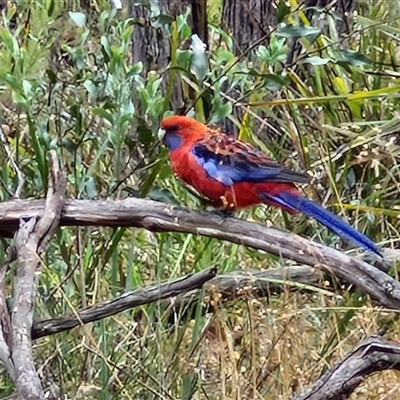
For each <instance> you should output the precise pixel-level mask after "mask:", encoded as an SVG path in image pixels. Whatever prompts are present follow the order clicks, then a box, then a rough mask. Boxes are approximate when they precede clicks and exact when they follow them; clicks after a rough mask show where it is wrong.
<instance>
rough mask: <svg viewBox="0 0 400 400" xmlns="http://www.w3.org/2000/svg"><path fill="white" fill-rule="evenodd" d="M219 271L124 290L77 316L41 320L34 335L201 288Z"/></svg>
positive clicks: (84, 322)
mask: <svg viewBox="0 0 400 400" xmlns="http://www.w3.org/2000/svg"><path fill="white" fill-rule="evenodd" d="M216 273H217V270H216V268H209V269H207V270H204V271H201V272H197V273H196V274H191V275H188V276H186V277H184V278H181V279H178V280H175V281H172V282H167V283H163V284H161V285H155V286H151V287H148V288H141V289H137V290H134V291H131V292H128V293H124V294H122V295H121V296H118V297H116V298H115V299H112V300H109V301H104V302H101V303H98V304H95V305H94V306H90V307H86V308H82V309H81V310H79V311H78V312H77V313H76V315H66V316H64V317H60V318H55V319H49V320H45V321H41V322H38V323H36V324H35V326H34V327H33V330H32V337H33V338H35V339H37V338H40V337H43V336H47V335H52V334H54V333H58V332H62V331H65V330H68V329H72V328H74V327H75V326H78V325H80V324H82V325H83V324H87V323H89V322H93V321H97V320H99V319H103V318H106V317H109V316H111V315H115V314H117V313H119V312H122V311H125V310H128V309H130V308H133V307H137V306H141V305H143V304H148V303H151V302H153V301H157V300H161V299H165V298H167V297H173V296H177V295H179V294H182V293H184V292H187V291H190V290H194V289H199V288H201V287H202V286H203V285H204V283H205V282H207V281H209V280H210V279H212V278H214V277H215V275H216Z"/></svg>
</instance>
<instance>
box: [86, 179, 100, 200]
mask: <svg viewBox="0 0 400 400" xmlns="http://www.w3.org/2000/svg"><path fill="white" fill-rule="evenodd" d="M85 192H86V195H87V197H88V198H89V199H94V198H96V197H97V195H98V193H97V189H96V181H95V180H94V178H93V177H88V178H87V179H86V181H85Z"/></svg>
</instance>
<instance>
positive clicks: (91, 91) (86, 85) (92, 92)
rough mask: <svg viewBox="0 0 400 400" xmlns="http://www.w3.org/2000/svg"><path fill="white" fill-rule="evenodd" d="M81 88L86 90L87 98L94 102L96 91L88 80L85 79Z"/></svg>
mask: <svg viewBox="0 0 400 400" xmlns="http://www.w3.org/2000/svg"><path fill="white" fill-rule="evenodd" d="M83 87H84V88H85V89H86V90H87V92H88V93H89V96H90V97H91V98H92V99H93V100H95V99H96V98H97V94H98V90H97V86H96V85H95V84H94V83H93V82H92V81H91V80H89V79H86V81H85V82H83Z"/></svg>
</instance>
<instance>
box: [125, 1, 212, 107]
mask: <svg viewBox="0 0 400 400" xmlns="http://www.w3.org/2000/svg"><path fill="white" fill-rule="evenodd" d="M145 3H146V2H143V5H138V2H137V1H134V0H131V1H130V2H129V8H128V13H129V16H130V17H133V18H135V19H136V20H137V21H138V23H139V24H140V25H137V26H136V27H135V30H134V32H133V34H132V62H133V63H137V62H139V61H141V62H143V74H144V75H146V74H147V72H148V71H151V70H159V69H163V68H165V67H166V66H167V65H168V63H169V61H170V57H171V40H170V39H171V38H170V35H169V33H168V32H167V31H166V29H164V28H156V27H154V24H152V22H153V21H152V18H153V17H152V16H151V13H150V10H149V8H148V6H146V5H145ZM158 5H159V7H160V11H161V14H164V15H168V16H170V17H172V18H174V19H175V18H176V17H177V15H179V14H183V13H184V12H185V11H186V10H187V8H188V7H190V8H191V10H192V11H191V14H190V15H189V19H188V22H189V24H190V26H191V28H192V33H196V34H197V35H198V36H199V37H200V38H201V39H202V40H203V42H205V43H206V44H207V43H208V28H207V2H206V1H205V0H203V1H201V0H162V1H159V2H158ZM165 76H167V75H165ZM165 86H166V82H163V85H162V88H164V89H165ZM183 105H184V100H183V98H182V93H181V87H180V84H179V82H175V90H174V94H173V98H172V107H173V108H175V109H177V108H181V107H182V106H183Z"/></svg>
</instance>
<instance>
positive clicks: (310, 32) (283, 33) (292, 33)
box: [276, 25, 321, 39]
mask: <svg viewBox="0 0 400 400" xmlns="http://www.w3.org/2000/svg"><path fill="white" fill-rule="evenodd" d="M320 34H321V29H319V28H316V27H313V26H303V25H297V26H294V25H286V26H284V27H282V28H278V29H277V31H276V36H280V37H284V38H287V39H298V38H302V37H307V36H319V35H320Z"/></svg>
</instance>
